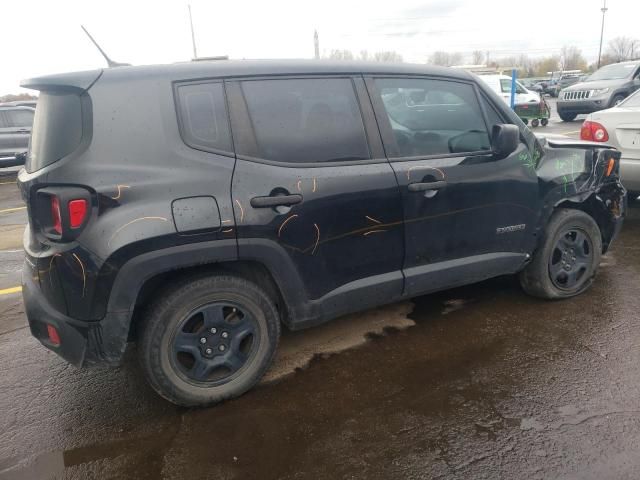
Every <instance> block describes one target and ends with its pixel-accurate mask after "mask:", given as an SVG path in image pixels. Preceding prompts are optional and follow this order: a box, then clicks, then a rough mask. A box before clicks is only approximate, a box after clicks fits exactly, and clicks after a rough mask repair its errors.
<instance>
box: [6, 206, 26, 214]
mask: <svg viewBox="0 0 640 480" xmlns="http://www.w3.org/2000/svg"><path fill="white" fill-rule="evenodd" d="M26 208H27V207H15V208H5V209H4V210H0V213H9V212H18V211H20V210H26Z"/></svg>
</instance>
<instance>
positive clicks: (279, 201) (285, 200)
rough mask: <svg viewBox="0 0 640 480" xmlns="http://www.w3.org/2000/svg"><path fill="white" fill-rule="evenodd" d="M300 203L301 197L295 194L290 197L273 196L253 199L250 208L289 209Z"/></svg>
mask: <svg viewBox="0 0 640 480" xmlns="http://www.w3.org/2000/svg"><path fill="white" fill-rule="evenodd" d="M300 202H302V195H299V194H297V193H295V194H292V195H273V196H269V197H253V198H252V199H251V202H250V203H251V206H252V207H253V208H271V207H290V206H291V205H297V204H298V203H300Z"/></svg>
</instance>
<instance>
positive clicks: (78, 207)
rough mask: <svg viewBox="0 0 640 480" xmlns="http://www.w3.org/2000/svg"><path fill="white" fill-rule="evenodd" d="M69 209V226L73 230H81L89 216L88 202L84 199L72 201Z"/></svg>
mask: <svg viewBox="0 0 640 480" xmlns="http://www.w3.org/2000/svg"><path fill="white" fill-rule="evenodd" d="M68 208H69V224H70V225H71V228H79V227H81V226H82V223H83V222H84V218H85V217H86V216H87V201H86V200H84V199H78V200H71V201H70V202H69V205H68Z"/></svg>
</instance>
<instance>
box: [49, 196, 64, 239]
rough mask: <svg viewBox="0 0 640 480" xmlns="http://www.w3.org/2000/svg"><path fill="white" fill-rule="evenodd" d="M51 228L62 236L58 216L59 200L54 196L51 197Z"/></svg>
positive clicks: (60, 220) (60, 218) (60, 219)
mask: <svg viewBox="0 0 640 480" xmlns="http://www.w3.org/2000/svg"><path fill="white" fill-rule="evenodd" d="M51 226H52V227H53V231H54V232H56V233H57V234H58V235H62V217H61V216H60V200H59V199H58V197H56V196H55V195H54V196H52V197H51Z"/></svg>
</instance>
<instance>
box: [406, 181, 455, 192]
mask: <svg viewBox="0 0 640 480" xmlns="http://www.w3.org/2000/svg"><path fill="white" fill-rule="evenodd" d="M446 186H447V182H445V181H444V180H439V181H437V182H421V183H410V184H409V185H407V188H408V189H409V191H410V192H425V191H427V190H439V189H441V188H444V187H446Z"/></svg>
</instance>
